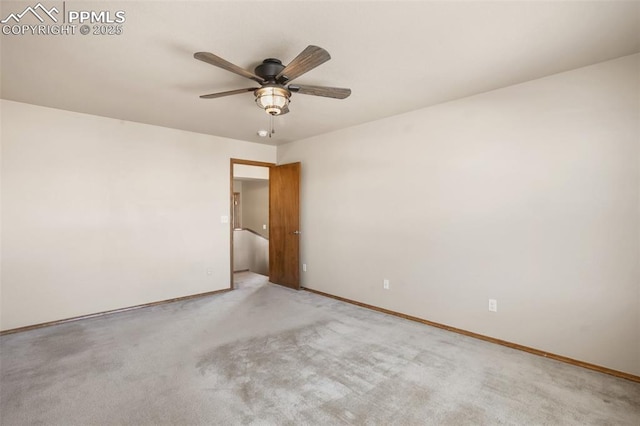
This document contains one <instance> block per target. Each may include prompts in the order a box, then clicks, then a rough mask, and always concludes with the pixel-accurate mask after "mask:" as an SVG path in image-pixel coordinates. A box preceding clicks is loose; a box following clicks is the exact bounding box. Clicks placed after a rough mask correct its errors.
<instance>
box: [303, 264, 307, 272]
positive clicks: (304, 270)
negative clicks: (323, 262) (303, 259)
mask: <svg viewBox="0 0 640 426" xmlns="http://www.w3.org/2000/svg"><path fill="white" fill-rule="evenodd" d="M302 272H307V264H306V263H303V264H302Z"/></svg>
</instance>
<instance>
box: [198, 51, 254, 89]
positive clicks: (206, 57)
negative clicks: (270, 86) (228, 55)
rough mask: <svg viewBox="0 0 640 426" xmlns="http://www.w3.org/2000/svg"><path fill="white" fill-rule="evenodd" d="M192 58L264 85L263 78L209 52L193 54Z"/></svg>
mask: <svg viewBox="0 0 640 426" xmlns="http://www.w3.org/2000/svg"><path fill="white" fill-rule="evenodd" d="M193 57H194V58H196V59H198V60H200V61H202V62H206V63H208V64H211V65H214V66H216V67H218V68H222V69H223V70H227V71H231V72H232V73H236V74H238V75H241V76H243V77H246V78H249V79H251V80H254V81H257V82H258V83H261V84H262V83H264V78H262V77H260V76H258V75H255V74H254V73H252V72H251V71H247V70H245V69H244V68H241V67H239V66H237V65H234V64H232V63H231V62H229V61H225V60H224V59H222V58H221V57H219V56H216V55H214V54H213V53H209V52H198V53H194V54H193Z"/></svg>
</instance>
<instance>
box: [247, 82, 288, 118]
mask: <svg viewBox="0 0 640 426" xmlns="http://www.w3.org/2000/svg"><path fill="white" fill-rule="evenodd" d="M254 94H255V95H256V104H258V106H259V107H260V108H262V109H263V110H265V111H266V112H267V114H269V115H272V116H273V115H279V114H280V113H282V110H283V108H284V107H286V106H287V105H288V104H289V96H291V92H290V91H288V90H287V89H285V88H284V87H280V86H263V87H261V88H259V89H257V90H256V91H255V92H254Z"/></svg>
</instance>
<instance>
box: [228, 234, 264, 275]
mask: <svg viewBox="0 0 640 426" xmlns="http://www.w3.org/2000/svg"><path fill="white" fill-rule="evenodd" d="M246 270H249V271H251V272H255V273H256V274H262V275H269V240H268V239H267V238H265V237H263V236H262V235H259V234H257V233H256V232H254V231H252V230H250V229H235V230H234V231H233V271H234V272H239V271H246Z"/></svg>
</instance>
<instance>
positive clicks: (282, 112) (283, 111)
mask: <svg viewBox="0 0 640 426" xmlns="http://www.w3.org/2000/svg"><path fill="white" fill-rule="evenodd" d="M288 112H289V106H288V105H285V106H283V107H282V110H281V111H280V114H278V115H285V114H286V113H288Z"/></svg>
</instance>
